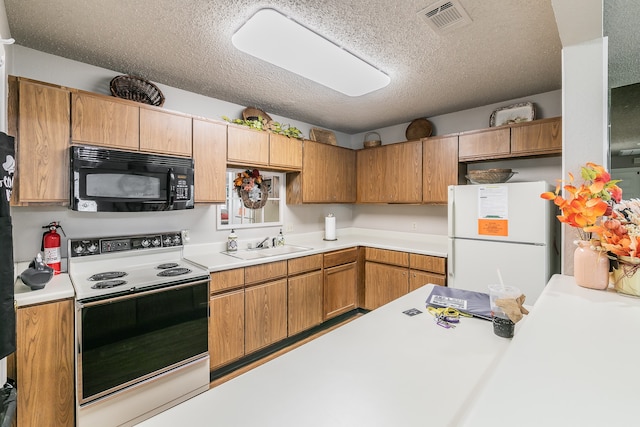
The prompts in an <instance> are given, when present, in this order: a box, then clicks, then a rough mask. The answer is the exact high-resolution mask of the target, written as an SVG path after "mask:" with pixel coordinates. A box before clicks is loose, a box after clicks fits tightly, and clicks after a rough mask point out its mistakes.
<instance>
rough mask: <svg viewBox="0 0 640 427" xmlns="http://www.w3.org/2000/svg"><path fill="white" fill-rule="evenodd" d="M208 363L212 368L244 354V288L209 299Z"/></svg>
mask: <svg viewBox="0 0 640 427" xmlns="http://www.w3.org/2000/svg"><path fill="white" fill-rule="evenodd" d="M209 310H210V316H209V364H210V368H211V369H212V370H213V369H215V368H217V367H219V366H222V365H225V364H227V363H229V362H231V361H233V360H236V359H239V358H241V357H242V356H244V323H245V315H244V290H243V289H240V290H238V291H232V292H226V293H223V294H219V295H216V296H213V297H212V298H211V300H210V301H209Z"/></svg>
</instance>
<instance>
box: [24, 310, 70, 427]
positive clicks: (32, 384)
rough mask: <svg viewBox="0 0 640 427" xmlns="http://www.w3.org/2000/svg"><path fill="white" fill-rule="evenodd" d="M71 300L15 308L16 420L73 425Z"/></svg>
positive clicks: (31, 424)
mask: <svg viewBox="0 0 640 427" xmlns="http://www.w3.org/2000/svg"><path fill="white" fill-rule="evenodd" d="M73 310H74V309H73V300H71V299H68V300H63V301H58V302H51V303H47V304H39V305H32V306H27V307H21V308H18V310H17V313H16V325H17V326H16V335H17V339H16V352H15V370H16V384H17V389H18V393H17V412H16V419H17V425H18V426H74V425H75V369H74V366H75V364H74V342H75V338H74V311H73Z"/></svg>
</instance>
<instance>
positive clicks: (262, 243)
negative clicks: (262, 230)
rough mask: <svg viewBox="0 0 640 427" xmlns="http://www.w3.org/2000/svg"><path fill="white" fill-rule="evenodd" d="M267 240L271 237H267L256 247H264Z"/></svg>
mask: <svg viewBox="0 0 640 427" xmlns="http://www.w3.org/2000/svg"><path fill="white" fill-rule="evenodd" d="M267 240H269V238H268V237H267V238H265V239H264V240H263V241H262V242H260V243H258V244H257V245H256V249H263V248H264V244H265V243H266V242H267Z"/></svg>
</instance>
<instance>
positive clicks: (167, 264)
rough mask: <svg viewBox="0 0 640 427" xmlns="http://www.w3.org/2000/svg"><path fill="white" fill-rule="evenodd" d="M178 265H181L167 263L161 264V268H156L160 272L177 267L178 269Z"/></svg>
mask: <svg viewBox="0 0 640 427" xmlns="http://www.w3.org/2000/svg"><path fill="white" fill-rule="evenodd" d="M178 265H180V264H178V263H177V262H166V263H164V264H160V265H159V266H157V267H156V268H157V269H158V270H166V269H167V268H175V267H177V266H178Z"/></svg>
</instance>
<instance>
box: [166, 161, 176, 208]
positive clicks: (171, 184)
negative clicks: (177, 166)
mask: <svg viewBox="0 0 640 427" xmlns="http://www.w3.org/2000/svg"><path fill="white" fill-rule="evenodd" d="M175 199H176V174H175V173H174V172H173V168H169V172H167V210H171V209H173V202H174V200H175Z"/></svg>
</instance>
